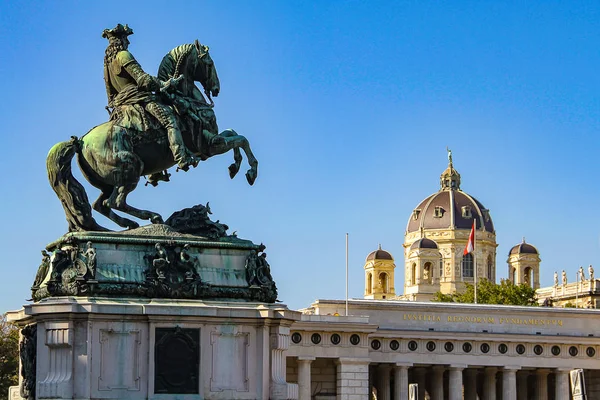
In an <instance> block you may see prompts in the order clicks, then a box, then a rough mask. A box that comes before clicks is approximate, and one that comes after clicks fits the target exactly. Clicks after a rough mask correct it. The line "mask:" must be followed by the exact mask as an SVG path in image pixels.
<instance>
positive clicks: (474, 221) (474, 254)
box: [473, 219, 477, 304]
mask: <svg viewBox="0 0 600 400" xmlns="http://www.w3.org/2000/svg"><path fill="white" fill-rule="evenodd" d="M476 241H477V224H476V219H473V281H474V285H473V286H474V291H475V304H477V255H476V253H475V249H476V248H477V247H476V246H475V242H476Z"/></svg>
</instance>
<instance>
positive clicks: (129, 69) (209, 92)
mask: <svg viewBox="0 0 600 400" xmlns="http://www.w3.org/2000/svg"><path fill="white" fill-rule="evenodd" d="M131 34H133V31H132V30H131V29H130V28H129V27H128V26H127V25H125V26H123V25H121V24H119V25H117V26H116V27H115V28H113V29H106V30H104V32H103V34H102V36H103V37H104V38H106V39H108V41H109V44H108V47H107V49H106V53H105V59H104V79H105V83H106V93H107V96H108V106H107V110H108V111H109V113H110V119H109V121H108V122H105V123H103V124H101V125H98V126H96V127H94V128H92V129H91V130H90V131H89V132H88V133H86V134H85V135H83V136H82V137H81V138H77V137H72V138H71V140H69V141H66V142H61V143H58V144H56V145H55V146H54V147H52V149H51V150H50V153H49V154H48V158H47V162H46V164H47V169H48V178H49V180H50V184H51V186H52V188H53V189H54V191H55V192H56V194H57V195H58V197H59V199H60V200H61V203H62V205H63V208H64V209H65V213H66V217H67V221H68V223H69V231H71V232H73V231H102V230H106V229H105V228H103V227H102V226H100V225H99V224H98V223H97V222H96V221H95V219H94V217H93V216H92V208H93V209H94V210H96V211H97V212H99V213H100V214H102V215H104V216H106V217H108V218H109V219H111V220H112V221H114V222H115V223H116V224H118V225H119V226H121V227H124V228H129V229H132V228H136V227H138V226H139V225H138V223H137V222H134V221H132V220H130V219H128V218H124V217H122V216H120V215H117V214H116V213H115V212H114V210H118V211H121V212H124V213H126V214H129V215H132V216H134V217H136V218H140V219H145V220H149V221H151V222H153V223H162V222H163V220H162V217H161V216H160V215H159V214H157V213H155V212H152V211H149V210H142V209H138V208H134V207H132V206H130V205H129V204H127V195H128V194H129V193H131V192H132V191H133V190H134V189H135V188H136V186H137V185H138V183H139V180H140V177H141V176H147V177H148V182H147V183H150V184H151V185H153V186H156V185H157V184H158V182H159V181H168V180H169V176H170V174H169V173H168V172H167V170H168V169H169V168H171V167H173V166H175V165H177V166H178V169H182V170H184V171H187V170H188V169H189V167H192V166H193V167H195V166H196V165H197V164H198V162H199V161H200V160H206V159H208V158H210V157H212V156H214V155H218V154H223V153H225V152H228V151H229V150H233V152H234V163H233V164H231V165H230V166H229V175H230V177H231V178H233V177H234V176H235V175H236V174H237V172H238V171H239V169H240V165H241V161H242V156H241V153H240V148H241V149H242V150H243V151H244V153H245V154H246V157H247V159H248V163H249V165H250V169H249V170H248V172H247V173H246V178H247V180H248V183H249V184H250V185H252V184H253V183H254V180H255V179H256V176H257V170H258V161H257V160H256V158H255V157H254V155H253V153H252V150H251V148H250V144H249V142H248V140H247V139H246V138H245V137H243V136H240V135H238V134H237V133H236V132H235V131H233V130H231V129H228V130H225V131H223V132H221V133H219V132H218V127H217V122H216V117H215V114H214V111H213V106H214V103H213V101H212V96H217V95H218V94H219V89H220V84H219V79H218V76H217V72H216V69H215V65H214V62H213V60H212V59H211V57H210V55H209V53H208V47H207V46H203V45H201V44H200V43H199V42H198V41H196V42H195V43H193V44H184V45H181V46H178V47H176V48H175V49H173V50H171V51H170V52H169V53H168V54H167V55H166V56H165V57H164V58H163V60H162V62H161V64H160V66H159V68H158V73H157V76H156V77H155V76H152V75H150V74H147V73H146V72H144V70H143V69H142V67H141V66H140V64H139V63H138V62H137V61H136V60H135V58H134V57H133V55H132V53H131V52H130V51H129V40H128V36H129V35H131ZM195 82H200V84H201V85H202V88H203V89H204V95H203V93H202V92H201V91H200V89H198V87H197V86H196V85H195ZM205 96H206V98H205ZM207 99H208V101H207ZM75 155H76V156H77V160H78V163H79V167H80V168H81V171H82V173H83V175H84V177H85V178H86V179H87V180H88V182H90V183H91V184H92V185H93V186H95V187H96V188H98V189H100V191H101V194H100V196H99V197H98V199H97V200H96V201H95V202H94V203H93V205H90V203H89V201H88V198H87V195H86V192H85V190H84V188H83V186H82V185H81V184H80V183H79V182H78V181H77V180H76V179H75V178H74V177H73V175H72V173H71V161H72V158H73V157H74V156H75Z"/></svg>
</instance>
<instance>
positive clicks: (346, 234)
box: [346, 233, 348, 316]
mask: <svg viewBox="0 0 600 400" xmlns="http://www.w3.org/2000/svg"><path fill="white" fill-rule="evenodd" d="M346 316H348V233H346Z"/></svg>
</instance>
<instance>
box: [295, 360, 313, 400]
mask: <svg viewBox="0 0 600 400" xmlns="http://www.w3.org/2000/svg"><path fill="white" fill-rule="evenodd" d="M314 360H315V357H298V400H311V394H312V388H311V383H310V364H311V363H312V362H313V361H314Z"/></svg>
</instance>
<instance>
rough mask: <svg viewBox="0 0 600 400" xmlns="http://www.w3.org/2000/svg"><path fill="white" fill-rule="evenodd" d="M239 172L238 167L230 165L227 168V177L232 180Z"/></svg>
mask: <svg viewBox="0 0 600 400" xmlns="http://www.w3.org/2000/svg"><path fill="white" fill-rule="evenodd" d="M239 170H240V167H238V166H237V165H235V164H231V165H230V166H229V177H230V178H231V179H233V178H234V177H235V176H236V175H237V173H238V171H239Z"/></svg>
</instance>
